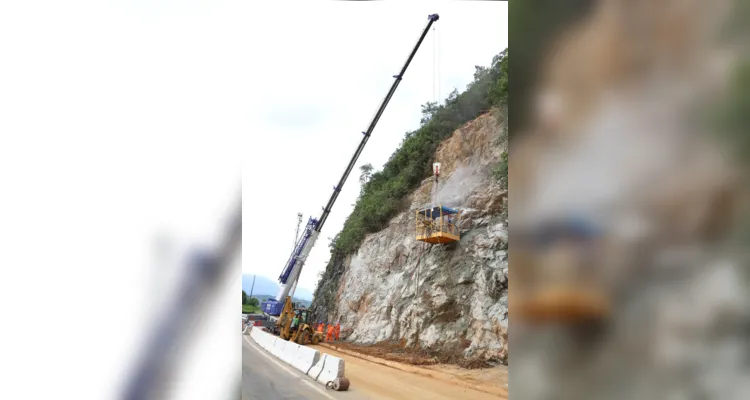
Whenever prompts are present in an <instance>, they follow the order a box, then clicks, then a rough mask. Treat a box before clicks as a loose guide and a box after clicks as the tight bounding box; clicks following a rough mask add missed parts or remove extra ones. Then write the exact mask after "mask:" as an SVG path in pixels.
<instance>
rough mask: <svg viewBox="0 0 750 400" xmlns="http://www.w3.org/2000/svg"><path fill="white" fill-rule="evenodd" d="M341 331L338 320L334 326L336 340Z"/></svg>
mask: <svg viewBox="0 0 750 400" xmlns="http://www.w3.org/2000/svg"><path fill="white" fill-rule="evenodd" d="M340 333H341V325H339V322H338V321H336V327H335V328H333V336H334V338H335V340H339V334H340Z"/></svg>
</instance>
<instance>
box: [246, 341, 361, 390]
mask: <svg viewBox="0 0 750 400" xmlns="http://www.w3.org/2000/svg"><path fill="white" fill-rule="evenodd" d="M367 398H368V397H364V396H362V395H361V394H359V393H357V392H356V390H354V388H351V387H350V389H349V391H347V392H335V391H331V390H326V388H325V386H323V385H321V384H319V383H317V382H314V381H313V380H312V379H310V378H309V377H308V376H307V375H305V374H303V373H302V372H299V371H297V370H296V369H294V368H292V367H291V366H289V365H287V364H285V363H284V362H282V361H280V360H279V359H277V358H275V357H274V356H272V355H270V354H268V352H266V351H265V350H263V349H262V348H260V347H259V346H258V345H257V344H255V343H254V342H253V341H252V339H250V337H249V336H246V335H243V336H242V399H243V400H249V399H258V400H281V399H284V400H286V399H289V400H292V399H294V400H308V399H309V400H339V399H342V400H344V399H348V400H362V399H367Z"/></svg>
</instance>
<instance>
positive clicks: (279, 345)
mask: <svg viewBox="0 0 750 400" xmlns="http://www.w3.org/2000/svg"><path fill="white" fill-rule="evenodd" d="M287 343H289V342H287V341H286V340H283V339H279V340H277V341H275V342H274V343H273V347H272V348H271V350H269V352H271V354H273V355H274V356H276V358H281V354H282V353H283V352H284V348H285V347H286V345H287Z"/></svg>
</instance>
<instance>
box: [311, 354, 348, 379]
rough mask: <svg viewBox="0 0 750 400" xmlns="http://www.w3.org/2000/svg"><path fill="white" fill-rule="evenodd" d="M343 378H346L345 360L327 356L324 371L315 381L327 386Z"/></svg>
mask: <svg viewBox="0 0 750 400" xmlns="http://www.w3.org/2000/svg"><path fill="white" fill-rule="evenodd" d="M342 377H344V360H342V359H340V358H338V357H334V356H332V355H330V354H326V355H325V362H324V363H323V369H322V370H321V371H320V374H319V375H318V377H317V378H316V379H315V380H316V381H317V382H318V383H321V384H323V385H325V384H326V383H328V382H330V381H332V380H334V379H336V378H342Z"/></svg>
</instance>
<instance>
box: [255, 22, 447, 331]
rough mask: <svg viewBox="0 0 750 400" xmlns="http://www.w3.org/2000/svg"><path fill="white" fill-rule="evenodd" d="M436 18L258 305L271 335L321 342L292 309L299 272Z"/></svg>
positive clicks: (302, 311) (299, 312)
mask: <svg viewBox="0 0 750 400" xmlns="http://www.w3.org/2000/svg"><path fill="white" fill-rule="evenodd" d="M439 18H440V17H439V16H438V15H437V14H431V15H429V16H428V21H427V25H426V26H425V27H424V29H423V30H422V33H421V34H420V36H419V39H418V40H417V44H416V45H415V46H414V48H413V49H412V51H411V53H409V57H408V58H407V59H406V63H404V66H403V67H402V68H401V71H400V72H399V73H398V75H394V76H393V78H394V82H393V84H392V85H391V88H390V90H389V91H388V94H387V95H386V96H385V98H384V99H383V101H382V102H381V104H380V107H379V108H378V110H377V112H376V113H375V116H374V117H373V119H372V121H371V122H370V125H369V126H368V128H367V130H366V131H364V132H362V135H363V137H362V141H361V142H360V143H359V146H358V147H357V150H356V151H355V152H354V155H353V156H352V159H351V161H349V165H347V167H346V170H345V171H344V174H343V175H342V176H341V179H340V180H339V182H338V184H337V185H336V186H334V188H333V194H332V195H331V198H330V199H329V200H328V203H327V204H326V206H325V207H323V213H322V214H321V216H320V218H313V217H310V219H309V220H308V221H307V225H306V226H305V230H304V231H303V233H302V236H301V237H300V238H299V240H298V241H297V244H296V246H295V247H294V250H293V251H292V254H291V255H290V256H289V259H288V261H287V263H286V265H285V267H284V269H283V270H282V272H281V275H279V282H280V283H281V288H280V289H279V292H278V294H277V295H276V297H275V298H272V299H268V300H267V301H264V302H263V303H262V304H261V309H262V311H263V313H264V314H266V315H268V316H269V320H270V321H273V322H274V324H273V326H272V328H273V332H274V333H275V334H278V335H279V336H280V337H281V338H282V339H284V340H291V341H293V342H297V343H300V344H306V343H309V342H311V343H313V344H317V343H318V341H320V340H321V339H322V336H321V335H320V334H319V333H316V332H315V330H314V329H312V327H311V326H310V321H308V319H309V318H311V317H312V316H311V315H310V312H309V311H308V310H306V309H303V308H301V307H298V308H295V307H294V304H293V302H292V296H293V295H294V291H295V289H296V287H297V281H298V279H299V276H300V273H301V271H302V267H303V266H304V265H305V261H306V260H307V256H308V255H309V254H310V251H311V250H312V248H313V246H315V242H316V241H317V240H318V236H319V235H320V232H321V230H322V229H323V225H324V224H325V222H326V220H327V219H328V215H329V214H330V213H331V209H332V208H333V204H334V203H335V202H336V199H337V198H338V196H339V193H341V189H342V188H343V186H344V183H345V182H346V180H347V178H348V177H349V173H351V171H352V168H354V164H355V163H356V162H357V159H358V158H359V156H360V154H361V153H362V150H363V149H364V147H365V145H366V144H367V141H368V139H369V138H370V135H371V134H372V131H373V130H374V129H375V126H376V125H377V123H378V121H379V120H380V117H381V116H382V115H383V112H384V111H385V108H386V106H387V105H388V102H390V100H391V97H393V94H394V93H395V92H396V88H398V85H399V83H401V80H402V79H403V78H404V74H405V73H406V69H407V68H408V67H409V64H411V61H412V59H413V58H414V56H415V55H416V54H417V50H419V47H420V46H421V44H422V42H423V41H424V38H425V37H426V36H427V32H429V30H430V27H431V26H432V24H433V23H435V21H437V20H438V19H439ZM295 317H296V319H297V322H296V324H295V326H292V322H293V320H294V319H295Z"/></svg>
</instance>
